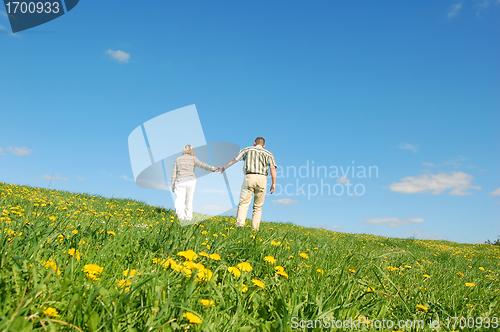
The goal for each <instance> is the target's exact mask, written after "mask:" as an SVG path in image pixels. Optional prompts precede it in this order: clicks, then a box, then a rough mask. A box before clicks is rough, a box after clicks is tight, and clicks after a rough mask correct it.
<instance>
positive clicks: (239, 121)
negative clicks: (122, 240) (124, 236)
mask: <svg viewBox="0 0 500 332" xmlns="http://www.w3.org/2000/svg"><path fill="white" fill-rule="evenodd" d="M499 28H500V1H493V0H486V1H483V0H481V1H474V0H471V1H413V2H410V1H183V2H178V1H175V2H174V1H137V0H136V1H112V0H109V1H80V3H79V4H78V6H77V7H75V8H74V9H73V10H72V11H71V12H69V13H68V14H66V15H63V16H62V17H60V18H58V19H56V20H54V21H51V22H48V23H46V24H44V25H41V26H38V27H35V28H33V29H30V30H26V31H23V32H19V33H16V34H12V33H10V32H9V29H10V24H9V22H8V19H7V16H6V13H5V10H4V8H3V7H2V11H0V62H1V63H2V64H3V66H2V69H1V74H0V96H1V100H2V103H1V106H0V115H1V118H0V119H1V120H0V181H2V182H6V183H15V184H22V185H31V186H37V187H44V188H47V187H48V186H49V184H50V188H53V189H61V190H68V191H72V192H84V193H90V194H96V195H102V196H107V197H119V198H133V199H137V200H141V201H144V202H147V203H149V204H153V205H158V206H166V207H172V206H173V202H172V199H171V197H170V193H169V192H168V191H161V190H147V189H142V188H139V187H138V186H137V185H136V184H135V183H134V181H133V174H132V169H131V164H130V158H129V154H128V146H127V138H128V135H129V134H130V133H131V132H132V130H134V129H135V128H136V127H137V126H139V125H141V124H142V123H144V122H145V121H147V120H150V119H152V118H154V117H156V116H158V115H161V114H163V113H165V112H168V111H172V110H175V109H178V108H181V107H184V106H188V105H192V104H195V105H196V108H197V110H198V114H199V118H200V121H201V124H202V126H203V130H204V134H205V137H206V140H207V141H208V142H232V143H236V144H238V145H239V146H240V147H242V148H243V147H245V146H248V145H251V144H252V143H253V140H254V139H255V137H256V136H263V137H265V138H266V148H268V149H269V150H270V151H271V152H273V153H274V155H275V158H276V161H277V163H278V165H280V166H282V167H284V170H285V172H284V175H286V168H287V167H289V169H290V170H291V169H292V168H294V167H295V169H296V170H299V168H300V167H301V166H303V167H305V166H306V165H309V167H310V169H311V166H312V163H313V161H314V166H325V167H326V168H327V169H328V170H329V173H330V171H333V170H334V169H335V167H337V168H338V170H339V173H340V174H339V176H338V177H333V176H332V177H330V176H327V177H322V178H321V177H320V178H318V177H315V178H312V177H309V178H302V177H300V176H299V175H297V176H296V177H293V176H292V174H289V175H290V176H289V177H286V176H284V177H280V178H278V184H280V185H281V186H282V189H284V186H285V185H287V184H290V186H289V187H288V189H289V190H288V195H287V194H285V193H284V192H283V190H282V193H281V194H280V195H276V194H275V195H267V197H266V203H265V204H264V213H263V220H266V221H290V222H293V223H295V224H298V225H303V226H308V227H323V228H326V229H332V230H336V231H341V232H349V233H370V234H375V235H383V236H390V237H411V236H414V237H415V238H423V239H446V240H451V241H458V242H468V243H482V242H484V241H485V240H487V239H490V240H493V239H496V238H498V237H499V236H500V219H499V216H500V213H499V212H500V168H499V167H498V166H499V162H500V157H499V156H500V153H499V152H500V144H499V142H500V134H499V132H500V130H499V125H500V97H499V96H500V81H499V78H500V66H499V62H498V59H500V42H499V40H500V39H499V34H498V32H499V31H500V29H499ZM353 165H354V166H355V170H356V173H355V175H356V174H357V172H358V171H359V170H361V168H360V167H366V169H367V170H368V167H369V166H375V167H376V169H377V170H378V176H375V175H374V174H372V176H371V177H370V178H368V177H366V178H363V177H358V176H354V177H353V176H352V173H351V174H349V175H347V177H345V178H344V177H342V176H341V175H342V174H341V171H340V167H342V169H343V170H346V168H347V167H352V166H353ZM233 167H242V164H241V163H240V164H237V165H235V166H233ZM372 169H374V168H372ZM349 170H352V169H351V168H350V169H349ZM303 171H304V169H303ZM289 173H290V172H289ZM303 174H304V173H303ZM332 175H334V174H332ZM367 176H368V174H367ZM321 181H323V183H327V184H328V185H330V188H332V187H333V186H335V185H337V187H335V188H336V189H337V194H338V193H340V188H344V189H345V191H346V189H347V186H348V185H350V190H351V192H352V189H353V188H354V186H355V185H358V187H357V188H358V194H359V195H352V196H350V195H347V193H346V192H345V191H344V193H343V194H340V195H336V194H332V193H331V192H330V193H329V194H326V193H325V192H324V193H323V195H321V194H319V193H318V194H316V195H310V196H309V197H308V195H307V188H308V186H309V188H310V191H309V192H310V193H313V192H314V188H315V187H314V186H320V185H321ZM347 181H349V182H347ZM297 183H298V184H299V187H300V185H304V186H305V187H303V188H304V189H305V192H304V194H302V192H301V191H300V190H299V188H297ZM318 188H319V187H318ZM324 188H326V187H324ZM292 189H293V190H292ZM361 189H363V191H364V192H363V194H361ZM195 201H196V197H195Z"/></svg>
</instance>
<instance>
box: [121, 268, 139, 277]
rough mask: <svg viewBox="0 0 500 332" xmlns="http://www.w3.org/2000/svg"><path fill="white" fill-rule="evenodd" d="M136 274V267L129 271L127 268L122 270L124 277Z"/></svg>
mask: <svg viewBox="0 0 500 332" xmlns="http://www.w3.org/2000/svg"><path fill="white" fill-rule="evenodd" d="M136 274H138V273H137V270H136V269H132V270H130V271H129V270H128V269H126V270H125V271H123V275H124V276H125V277H133V276H135V275H136Z"/></svg>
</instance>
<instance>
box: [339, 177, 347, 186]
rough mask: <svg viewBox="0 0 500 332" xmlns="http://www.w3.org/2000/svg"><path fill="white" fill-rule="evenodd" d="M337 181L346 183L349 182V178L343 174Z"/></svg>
mask: <svg viewBox="0 0 500 332" xmlns="http://www.w3.org/2000/svg"><path fill="white" fill-rule="evenodd" d="M337 182H338V183H342V184H345V183H349V179H348V178H347V177H346V176H342V177H340V178H338V180H337Z"/></svg>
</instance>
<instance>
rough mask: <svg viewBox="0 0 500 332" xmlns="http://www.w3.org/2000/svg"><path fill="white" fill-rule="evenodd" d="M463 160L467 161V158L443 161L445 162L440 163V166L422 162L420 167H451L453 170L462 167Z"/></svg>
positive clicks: (460, 157) (461, 157)
mask: <svg viewBox="0 0 500 332" xmlns="http://www.w3.org/2000/svg"><path fill="white" fill-rule="evenodd" d="M465 160H467V158H465V157H463V156H459V157H458V158H455V159H450V160H448V161H445V162H443V163H440V164H436V163H432V162H426V161H424V162H423V163H422V165H423V166H430V167H442V166H453V167H454V168H457V169H458V168H460V167H462V166H463V164H462V161H465ZM471 166H472V167H474V166H473V165H471ZM471 166H469V167H471Z"/></svg>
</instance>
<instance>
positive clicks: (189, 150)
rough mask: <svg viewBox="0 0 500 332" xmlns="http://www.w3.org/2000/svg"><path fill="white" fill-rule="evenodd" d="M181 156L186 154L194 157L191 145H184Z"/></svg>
mask: <svg viewBox="0 0 500 332" xmlns="http://www.w3.org/2000/svg"><path fill="white" fill-rule="evenodd" d="M182 154H188V155H190V156H194V148H193V146H192V145H186V146H185V147H184V149H182Z"/></svg>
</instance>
